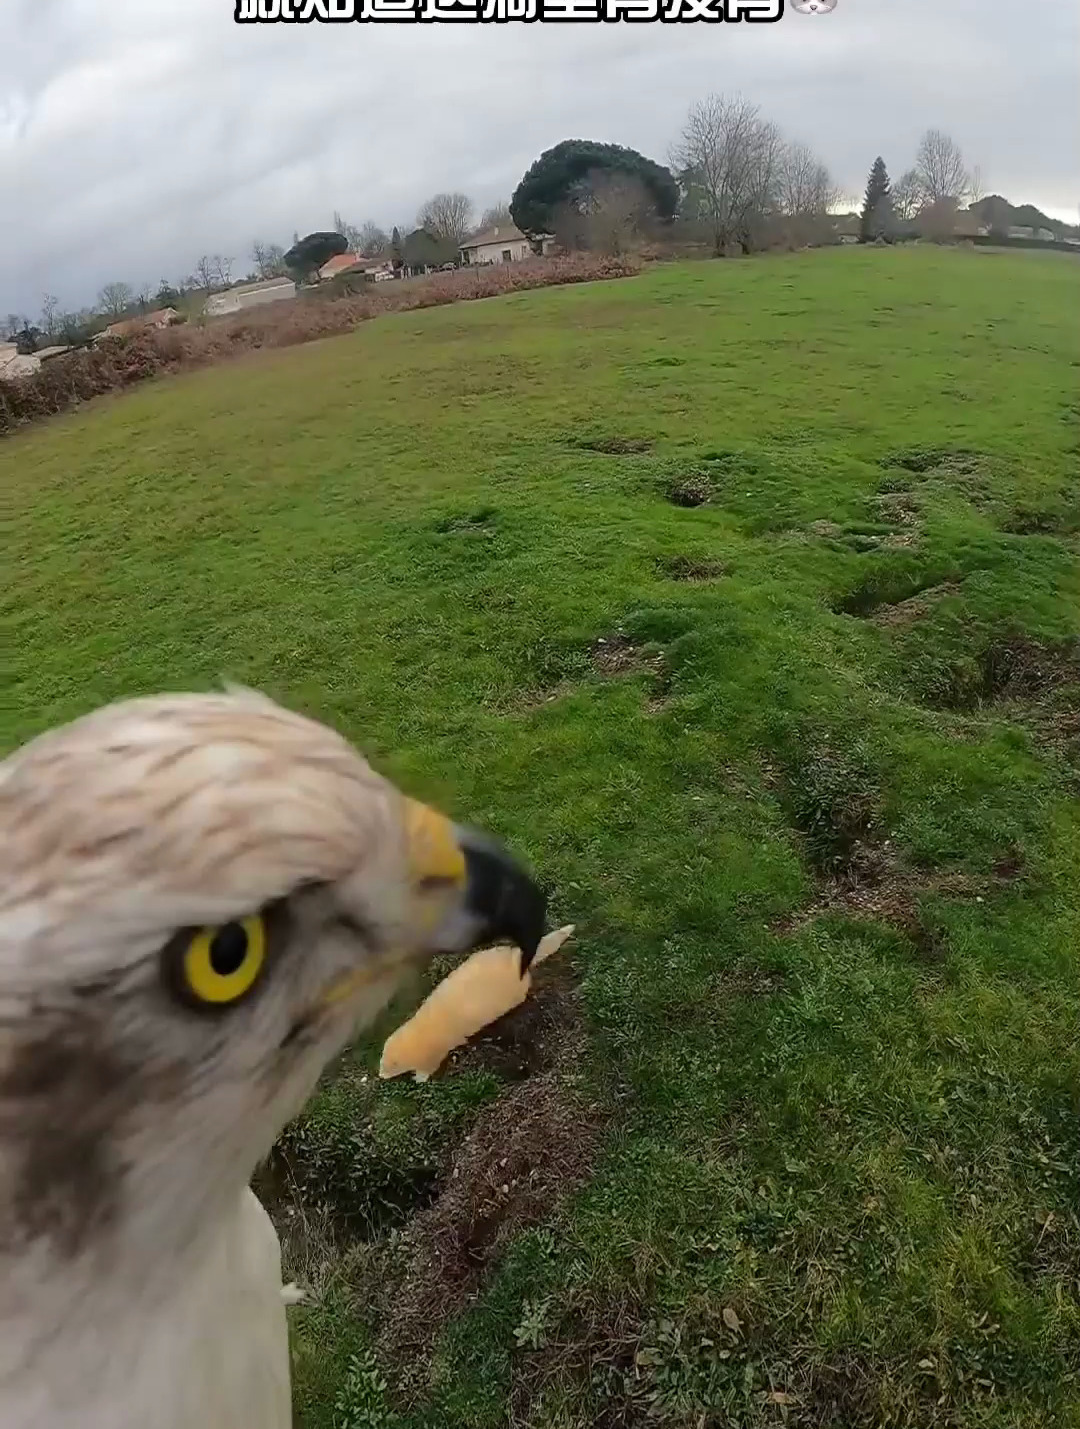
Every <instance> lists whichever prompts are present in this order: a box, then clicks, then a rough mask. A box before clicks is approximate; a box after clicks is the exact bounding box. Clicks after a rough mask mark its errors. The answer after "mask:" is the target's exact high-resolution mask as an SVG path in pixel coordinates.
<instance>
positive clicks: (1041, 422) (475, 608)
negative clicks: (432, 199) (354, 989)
mask: <svg viewBox="0 0 1080 1429" xmlns="http://www.w3.org/2000/svg"><path fill="white" fill-rule="evenodd" d="M1078 314H1080V266H1077V265H1076V264H1075V263H1074V262H1072V261H1069V260H1067V259H1066V260H1063V259H1061V258H1060V257H1059V256H1058V255H1050V254H1048V255H1045V256H1035V255H1013V254H986V253H970V252H967V253H964V252H952V251H942V250H928V249H914V250H905V251H893V250H878V249H867V250H863V249H860V250H842V251H841V250H834V251H826V252H820V253H814V254H804V255H795V256H792V257H790V258H775V259H766V260H754V261H745V262H727V263H725V262H713V263H700V264H696V265H686V266H661V267H654V268H651V269H650V270H648V271H647V272H646V273H645V274H644V275H643V276H641V277H637V278H632V279H628V280H624V281H619V282H612V283H607V284H597V285H590V286H584V287H579V288H566V289H553V290H547V291H540V292H531V293H527V294H523V295H520V296H513V297H508V298H502V299H496V300H491V301H486V302H477V303H472V304H468V305H461V306H456V307H449V308H442V309H436V310H431V311H427V312H424V313H420V314H404V315H399V316H394V317H388V318H386V319H380V320H379V321H376V322H371V323H368V324H366V325H365V326H364V327H363V328H361V329H360V330H359V331H357V332H356V333H355V334H353V335H351V336H349V337H345V338H339V339H334V340H332V341H328V342H324V343H319V344H314V345H311V346H306V347H302V348H298V349H292V350H288V351H284V352H279V353H274V354H267V355H264V356H260V357H256V358H253V359H251V360H245V361H243V362H240V363H237V364H236V365H232V366H228V367H222V368H217V369H215V370H212V371H206V372H202V373H198V374H195V375H192V376H189V377H184V378H180V379H175V380H170V381H166V382H161V383H154V384H148V385H146V386H145V387H143V388H141V389H140V390H138V391H135V392H133V393H131V394H129V395H126V396H124V397H122V398H119V399H116V400H113V399H109V400H103V401H102V402H100V403H99V404H96V405H94V406H93V407H91V408H90V409H87V410H85V411H84V412H81V413H79V414H76V415H74V416H71V417H68V418H63V419H58V420H56V421H54V422H52V423H50V424H48V425H47V426H45V427H43V428H41V429H39V430H35V431H31V432H28V433H26V434H24V435H20V436H19V437H17V438H13V439H11V440H9V441H7V442H5V443H3V444H2V445H0V481H2V483H3V489H4V492H5V500H6V502H7V504H8V506H9V508H10V510H11V515H12V518H13V526H12V527H11V528H10V529H11V535H10V537H9V539H8V542H7V555H8V570H7V576H8V578H7V580H6V582H5V585H4V590H3V595H2V601H3V618H4V621H5V624H6V626H7V629H8V631H9V633H10V637H12V638H10V639H9V641H8V643H9V645H11V646H12V647H13V665H12V667H11V671H10V675H9V682H8V690H9V700H8V702H7V711H6V713H5V716H4V723H3V730H2V735H3V744H4V746H5V747H11V746H13V745H14V744H15V743H17V742H18V741H20V740H22V739H24V738H26V737H29V736H30V735H33V734H34V733H36V732H38V731H39V730H42V729H44V728H46V727H47V726H50V725H52V724H54V723H56V722H58V721H61V720H63V719H66V718H69V717H71V716H74V715H76V714H79V713H80V712H82V711H85V710H87V709H89V708H90V707H91V706H94V705H96V704H98V703H100V702H102V701H106V700H109V699H112V698H115V697H119V696H126V695H131V694H134V693H139V692H149V691H155V690H158V689H166V688H173V689H180V688H206V687H208V686H211V685H213V684H215V683H217V682H218V681H219V680H220V678H221V677H223V676H226V677H229V678H232V679H237V680H241V681H243V682H245V683H248V684H252V685H255V686H258V687H260V688H262V689H265V690H266V691H268V692H269V693H271V694H273V695H275V696H277V697H278V698H280V699H282V700H284V701H286V702H288V703H291V704H293V705H295V706H297V707H300V708H303V709H305V710H307V711H308V712H310V713H313V714H315V715H317V716H319V717H322V718H324V719H326V720H328V721H330V722H332V723H334V724H336V725H337V726H339V727H340V728H341V729H342V730H343V731H344V732H346V733H347V734H348V735H349V736H350V737H352V738H354V739H355V740H356V741H357V743H358V744H359V745H360V746H361V748H362V749H363V750H364V751H365V753H367V754H368V755H369V757H370V758H371V759H372V760H373V761H374V762H376V763H377V764H378V765H379V766H380V767H381V768H382V769H383V770H384V771H386V772H387V773H389V774H391V775H393V776H394V777H395V778H397V779H398V780H399V781H401V782H402V784H403V785H405V786H406V787H407V788H409V789H410V791H412V792H414V793H417V794H418V795H420V796H422V797H426V798H429V799H431V800H434V801H436V802H438V803H439V804H441V805H442V806H443V807H445V808H446V809H447V810H449V811H451V812H453V813H454V814H455V815H457V816H459V817H462V818H466V819H469V820H472V821H474V822H478V823H481V824H485V825H487V826H489V827H492V828H493V829H495V830H496V831H498V832H499V833H501V834H502V835H503V836H505V837H506V838H507V839H509V840H510V841H511V842H512V843H513V845H514V846H515V847H516V848H517V849H519V850H520V851H521V852H522V853H523V854H524V855H525V856H526V857H528V858H530V859H531V860H532V861H533V863H534V865H535V866H536V867H537V868H538V869H539V871H540V872H541V874H542V876H543V877H544V879H545V880H546V881H547V882H548V883H549V884H550V886H551V887H552V888H553V889H554V890H555V895H554V913H555V916H557V917H558V919H559V920H560V921H573V922H575V923H576V924H577V927H578V933H577V936H576V937H575V939H574V940H573V942H572V943H571V944H570V945H568V947H567V949H566V950H565V951H564V953H563V954H561V955H560V959H561V964H560V965H559V966H557V967H554V968H553V969H552V971H551V972H550V974H549V975H548V976H547V977H542V978H540V979H539V981H540V984H541V986H540V989H539V995H538V997H537V999H536V1002H535V1005H533V1006H532V1007H531V1008H527V1009H523V1010H522V1011H521V1012H520V1013H518V1014H516V1015H515V1016H514V1017H512V1018H510V1019H508V1021H507V1024H506V1026H505V1027H503V1028H501V1029H496V1034H497V1035H495V1036H493V1037H492V1038H490V1039H487V1040H486V1041H484V1042H483V1043H481V1044H480V1045H478V1046H477V1047H476V1048H475V1049H471V1050H470V1051H469V1052H467V1053H466V1054H465V1055H463V1056H461V1057H459V1058H458V1059H456V1061H455V1063H454V1064H453V1065H451V1066H449V1067H448V1068H447V1069H445V1070H444V1072H443V1074H442V1075H441V1076H440V1077H439V1078H437V1079H436V1080H435V1081H433V1082H431V1083H429V1084H428V1085H426V1086H423V1087H421V1086H416V1085H414V1084H413V1083H412V1082H408V1083H405V1082H401V1083H397V1082H395V1083H380V1082H378V1080H377V1078H375V1077H374V1076H373V1073H374V1071H375V1069H376V1067H377V1060H378V1046H379V1044H380V1038H381V1036H383V1035H385V1033H386V1031H387V1030H388V1028H389V1027H390V1026H392V1025H394V1022H395V1018H397V1019H400V1017H401V1015H403V1012H405V1011H407V1010H408V1004H405V1003H403V1004H402V1006H400V1007H399V1008H397V1009H395V1010H392V1015H390V1016H388V1018H387V1020H386V1024H385V1025H383V1026H380V1028H379V1029H377V1034H376V1036H374V1037H373V1038H371V1039H370V1040H368V1041H367V1042H365V1043H364V1044H362V1045H360V1046H358V1047H357V1048H355V1049H354V1050H353V1051H352V1052H350V1054H349V1055H348V1056H347V1057H346V1058H345V1059H344V1062H343V1063H342V1064H341V1065H340V1066H339V1067H338V1068H336V1069H334V1073H333V1076H332V1077H330V1078H328V1081H327V1084H326V1087H325V1089H324V1090H323V1091H321V1092H320V1094H319V1096H318V1097H317V1098H316V1101H315V1102H314V1104H313V1106H312V1107H311V1108H310V1110H309V1112H308V1114H307V1115H306V1116H305V1117H304V1118H303V1120H302V1121H301V1122H300V1123H299V1124H298V1125H296V1126H295V1127H293V1128H292V1129H291V1130H290V1132H289V1133H288V1134H287V1136H286V1138H285V1141H284V1143H283V1146H282V1149H281V1151H280V1153H279V1154H278V1156H277V1157H276V1158H275V1161H274V1163H273V1166H272V1167H271V1173H270V1174H269V1176H268V1181H267V1185H268V1194H271V1195H272V1196H273V1198H274V1204H275V1209H276V1214H277V1216H278V1218H279V1221H280V1224H281V1226H282V1229H283V1232H284V1235H285V1240H286V1246H287V1250H288V1254H289V1258H290V1263H291V1266H292V1267H293V1268H297V1269H298V1270H299V1273H301V1274H302V1275H304V1276H305V1278H306V1279H307V1280H308V1282H309V1283H311V1284H312V1286H313V1290H314V1300H313V1303H312V1304H311V1305H310V1306H309V1307H306V1308H298V1309H297V1310H295V1311H291V1312H290V1314H291V1315H292V1316H293V1321H292V1323H293V1328H294V1341H295V1350H296V1392H297V1397H298V1404H299V1414H300V1417H299V1422H300V1423H301V1424H302V1425H303V1426H305V1429H331V1426H333V1427H334V1429H360V1427H361V1426H365V1427H366V1426H373V1425H382V1424H393V1425H396V1426H399V1429H416V1426H420V1425H425V1426H428V1425H430V1426H435V1425H445V1426H452V1425H457V1426H461V1425H467V1426H476V1429H496V1426H505V1425H507V1424H508V1423H509V1424H512V1425H515V1426H530V1429H571V1426H574V1429H577V1426H581V1429H584V1426H592V1425H597V1426H625V1425H645V1424H651V1423H661V1424H664V1425H674V1426H680V1427H681V1426H686V1429H706V1427H707V1429H719V1426H729V1425H731V1426H757V1425H772V1424H777V1425H779V1424H788V1425H794V1426H825V1425H835V1426H843V1427H844V1429H847V1426H862V1425H867V1426H869V1425H886V1424H889V1425H901V1424H903V1425H918V1426H931V1425H948V1426H963V1429H975V1426H979V1429H983V1426H986V1429H989V1426H994V1429H999V1427H1000V1429H1006V1426H1009V1429H1030V1426H1035V1425H1045V1426H1051V1425H1054V1426H1062V1427H1064V1426H1069V1425H1073V1426H1075V1425H1080V1219H1078V1215H1080V1091H1078V1088H1080V1036H1078V1029H1080V977H1078V968H1080V803H1078V794H1080V653H1078V645H1077V638H1078V634H1080V615H1078V611H1080V560H1078V554H1080V408H1078V406H1077V392H1078V390H1080V323H1078V322H1077V317H1078ZM679 503H698V504H679ZM601 640H603V641H604V642H605V643H604V644H603V645H601V644H599V643H598V642H600V641H601ZM421 991H422V989H420V988H417V989H415V990H414V992H413V994H412V1001H413V1002H415V1001H416V999H417V998H418V997H419V995H420V993H421ZM504 1163H505V1164H504ZM455 1171H456V1173H457V1174H455ZM504 1178H505V1179H504ZM433 1248H434V1250H437V1251H439V1252H440V1254H439V1257H437V1258H435V1259H433V1258H432V1255H431V1252H432V1250H433ZM425 1254H426V1255H427V1258H426V1259H425Z"/></svg>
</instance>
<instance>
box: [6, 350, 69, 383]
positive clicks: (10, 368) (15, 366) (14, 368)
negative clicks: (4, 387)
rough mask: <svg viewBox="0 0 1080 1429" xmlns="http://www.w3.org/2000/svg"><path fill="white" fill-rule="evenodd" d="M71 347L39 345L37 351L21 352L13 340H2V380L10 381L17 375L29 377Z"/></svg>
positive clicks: (61, 355)
mask: <svg viewBox="0 0 1080 1429" xmlns="http://www.w3.org/2000/svg"><path fill="white" fill-rule="evenodd" d="M70 351H71V348H70V347H62V346H56V345H54V346H53V347H39V348H38V350H37V351H36V352H20V351H19V350H18V348H17V346H16V345H15V343H13V342H0V382H10V381H12V380H13V379H14V378H16V377H29V376H30V374H31V373H33V372H37V371H38V370H39V369H40V367H41V365H42V363H45V362H52V361H53V359H54V358H57V357H63V355H64V353H65V352H70Z"/></svg>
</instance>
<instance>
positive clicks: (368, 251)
mask: <svg viewBox="0 0 1080 1429" xmlns="http://www.w3.org/2000/svg"><path fill="white" fill-rule="evenodd" d="M389 251H390V235H389V234H388V233H387V231H386V229H385V228H380V227H379V225H378V224H377V223H375V222H374V221H373V220H372V219H370V218H369V219H368V220H367V221H366V222H365V223H362V224H361V225H360V252H361V253H363V254H364V255H365V257H368V258H382V257H383V256H384V255H385V254H387V253H389Z"/></svg>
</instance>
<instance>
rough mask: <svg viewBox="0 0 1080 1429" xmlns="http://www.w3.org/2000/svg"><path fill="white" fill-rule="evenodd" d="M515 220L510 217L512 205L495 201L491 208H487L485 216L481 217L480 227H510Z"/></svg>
mask: <svg viewBox="0 0 1080 1429" xmlns="http://www.w3.org/2000/svg"><path fill="white" fill-rule="evenodd" d="M513 222H514V220H513V219H512V218H511V217H510V205H509V204H508V203H495V204H492V206H491V207H490V208H485V209H484V213H483V217H482V218H481V219H480V227H481V228H482V229H484V228H503V227H505V228H509V227H510V226H511V224H512V223H513Z"/></svg>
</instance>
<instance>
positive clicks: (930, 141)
mask: <svg viewBox="0 0 1080 1429" xmlns="http://www.w3.org/2000/svg"><path fill="white" fill-rule="evenodd" d="M915 171H916V173H917V174H918V175H919V182H920V183H921V184H922V190H923V197H924V199H925V200H926V202H928V203H937V202H939V201H940V200H941V199H952V200H953V201H954V202H956V203H960V202H961V200H962V199H963V198H964V195H965V194H966V193H967V192H968V191H969V189H970V187H971V175H970V174H969V173H968V171H967V166H966V165H965V163H964V156H963V154H962V153H961V152H960V146H959V144H957V142H956V140H955V139H953V138H951V137H950V136H949V135H948V134H946V133H944V131H943V130H941V129H928V130H927V131H926V133H925V134H924V135H923V136H922V138H921V139H920V141H919V149H918V153H917V154H916V156H915Z"/></svg>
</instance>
